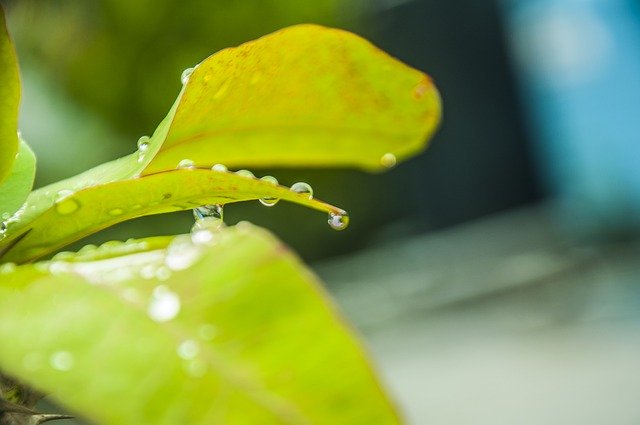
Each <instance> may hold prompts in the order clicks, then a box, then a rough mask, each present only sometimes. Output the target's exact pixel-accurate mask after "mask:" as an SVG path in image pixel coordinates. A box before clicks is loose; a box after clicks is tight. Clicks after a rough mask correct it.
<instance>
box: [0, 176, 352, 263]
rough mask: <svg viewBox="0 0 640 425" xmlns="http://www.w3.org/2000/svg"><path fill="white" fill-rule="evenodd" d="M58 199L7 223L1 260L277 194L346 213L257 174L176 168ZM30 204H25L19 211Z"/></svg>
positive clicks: (29, 257) (23, 257) (327, 210)
mask: <svg viewBox="0 0 640 425" xmlns="http://www.w3.org/2000/svg"><path fill="white" fill-rule="evenodd" d="M56 195H57V197H58V199H57V201H55V202H54V204H53V205H52V206H51V207H49V208H48V209H47V210H46V211H44V212H43V213H39V215H37V216H36V217H33V218H29V217H27V218H22V217H16V218H15V219H14V220H10V221H9V225H8V228H7V237H6V238H5V240H2V241H1V242H0V254H1V255H2V261H4V262H6V261H10V262H16V263H23V262H26V261H30V260H34V259H36V258H39V257H42V256H44V255H46V254H48V253H51V252H53V251H55V250H57V249H59V248H61V247H63V246H65V245H67V244H69V243H70V242H73V241H75V240H78V239H80V238H82V237H83V236H86V235H89V234H91V233H94V232H96V231H97V230H99V229H104V228H106V227H109V226H112V225H114V224H116V223H120V222H122V221H125V220H130V219H132V218H136V217H142V216H145V215H151V214H161V213H167V212H172V211H181V210H188V209H192V208H195V207H198V206H201V205H205V204H227V203H231V202H238V201H247V200H256V199H260V198H276V199H282V200H286V201H290V202H295V203H298V204H301V205H305V206H308V207H310V208H314V209H317V210H319V211H323V212H325V213H332V214H334V215H338V216H344V215H346V213H345V212H344V211H343V210H341V209H339V208H337V207H334V206H332V205H329V204H326V203H324V202H322V201H319V200H317V199H315V198H311V199H310V198H309V196H308V195H304V194H299V193H295V192H293V191H291V190H289V188H286V187H283V186H278V185H275V184H272V183H270V182H268V181H263V180H260V179H256V178H248V177H243V176H240V175H238V174H235V173H231V172H218V171H212V170H209V169H195V168H194V169H178V170H171V171H165V172H161V173H156V174H152V175H148V176H144V177H140V178H135V179H127V180H119V181H115V182H111V183H106V184H101V185H97V186H92V187H87V188H85V189H82V190H80V191H78V192H75V193H73V192H68V193H67V192H64V191H63V192H60V193H58V194H55V193H54V194H53V195H52V196H56ZM31 207H32V205H31V204H29V203H27V204H26V206H25V208H23V211H22V214H24V215H27V214H29V213H30V211H31Z"/></svg>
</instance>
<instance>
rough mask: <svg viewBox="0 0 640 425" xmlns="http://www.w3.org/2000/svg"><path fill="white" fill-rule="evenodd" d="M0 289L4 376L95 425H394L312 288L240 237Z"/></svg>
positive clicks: (245, 229) (23, 273) (251, 230)
mask: <svg viewBox="0 0 640 425" xmlns="http://www.w3.org/2000/svg"><path fill="white" fill-rule="evenodd" d="M196 241H200V242H196ZM203 241H206V242H203ZM144 243H145V242H144V241H136V242H132V244H144ZM136 249H139V247H136ZM106 250H107V251H108V250H109V248H107V249H106ZM8 269H10V268H9V267H7V266H5V271H8ZM1 276H2V279H0V340H2V341H6V343H5V344H3V346H2V349H1V350H0V368H2V369H3V370H9V371H11V373H12V374H14V375H16V376H17V377H18V378H20V379H22V380H23V381H25V382H27V383H29V384H31V385H33V386H35V387H36V388H38V389H40V390H43V391H45V392H47V393H50V394H51V396H52V397H53V398H54V399H56V400H57V401H59V402H60V403H61V404H62V405H64V406H66V407H68V408H69V409H71V410H72V411H75V412H77V413H79V414H81V415H82V416H84V417H87V418H88V419H89V420H91V421H94V422H95V423H100V424H103V425H121V424H154V425H164V424H167V425H175V424H192V425H209V424H218V423H219V424H228V425H236V424H261V425H269V424H274V425H275V424H290V425H302V424H305V425H307V424H331V425H341V424H344V425H360V424H361V425H370V424H376V425H390V424H397V423H398V422H399V420H398V418H397V415H396V413H395V412H394V409H393V407H392V406H391V404H390V403H389V401H388V399H387V397H386V396H385V394H384V392H383V391H382V390H381V388H380V386H379V384H378V382H377V380H376V378H375V375H374V373H373V372H372V370H371V367H370V365H369V363H368V360H367V358H366V355H365V354H364V352H363V350H362V348H361V346H360V345H359V344H358V342H357V341H356V340H355V339H354V338H353V336H352V335H351V332H350V331H349V329H347V327H346V326H345V325H344V322H343V321H342V320H341V318H340V317H339V316H338V315H337V314H336V311H335V308H334V307H333V305H332V304H331V303H330V301H328V300H327V299H326V297H325V294H324V292H323V291H322V289H321V287H320V285H318V282H317V280H316V278H315V277H314V276H313V275H312V274H311V273H310V272H309V271H308V270H307V269H305V268H304V266H303V265H302V264H301V263H300V261H299V260H298V259H297V258H296V257H295V256H294V255H293V254H291V253H290V252H289V251H288V250H287V249H286V248H285V247H283V246H282V245H281V244H280V243H279V242H278V241H277V240H275V239H274V238H273V237H272V236H271V235H269V234H268V233H266V232H265V231H262V230H260V229H257V228H255V227H253V226H251V225H249V224H246V223H244V224H243V225H242V226H241V225H238V226H236V227H234V228H230V229H223V230H222V231H219V232H217V233H215V234H213V235H212V238H197V237H194V236H192V237H189V236H186V235H183V236H178V237H176V238H175V239H174V240H173V241H172V242H171V244H170V245H169V246H168V247H167V248H166V249H153V250H151V251H147V252H139V253H137V254H134V255H130V256H124V257H110V258H106V259H102V260H98V261H74V262H67V261H54V262H52V263H48V264H47V263H44V264H38V265H36V266H35V267H34V266H29V265H27V266H19V267H18V268H17V270H15V271H13V272H9V273H5V274H3V275H1ZM27 282H28V283H27Z"/></svg>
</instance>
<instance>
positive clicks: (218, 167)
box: [211, 164, 229, 173]
mask: <svg viewBox="0 0 640 425" xmlns="http://www.w3.org/2000/svg"><path fill="white" fill-rule="evenodd" d="M211 169H212V170H213V171H217V172H219V173H226V172H227V171H229V170H228V169H227V166H226V165H224V164H215V165H214V166H213V167H211Z"/></svg>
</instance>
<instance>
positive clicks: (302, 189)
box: [291, 182, 313, 199]
mask: <svg viewBox="0 0 640 425" xmlns="http://www.w3.org/2000/svg"><path fill="white" fill-rule="evenodd" d="M291 191H292V192H295V193H300V194H307V195H309V199H312V198H313V188H312V187H311V186H310V185H309V184H308V183H305V182H298V183H294V184H293V185H291Z"/></svg>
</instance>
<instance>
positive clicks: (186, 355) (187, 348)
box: [176, 339, 200, 360]
mask: <svg viewBox="0 0 640 425" xmlns="http://www.w3.org/2000/svg"><path fill="white" fill-rule="evenodd" d="M176 351H177V352H178V356H180V358H182V359H185V360H192V359H195V358H196V356H197V355H198V353H199V352H200V346H199V345H198V343H197V342H195V341H194V340H192V339H188V340H186V341H183V342H182V343H181V344H180V345H178V349H177V350H176Z"/></svg>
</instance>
